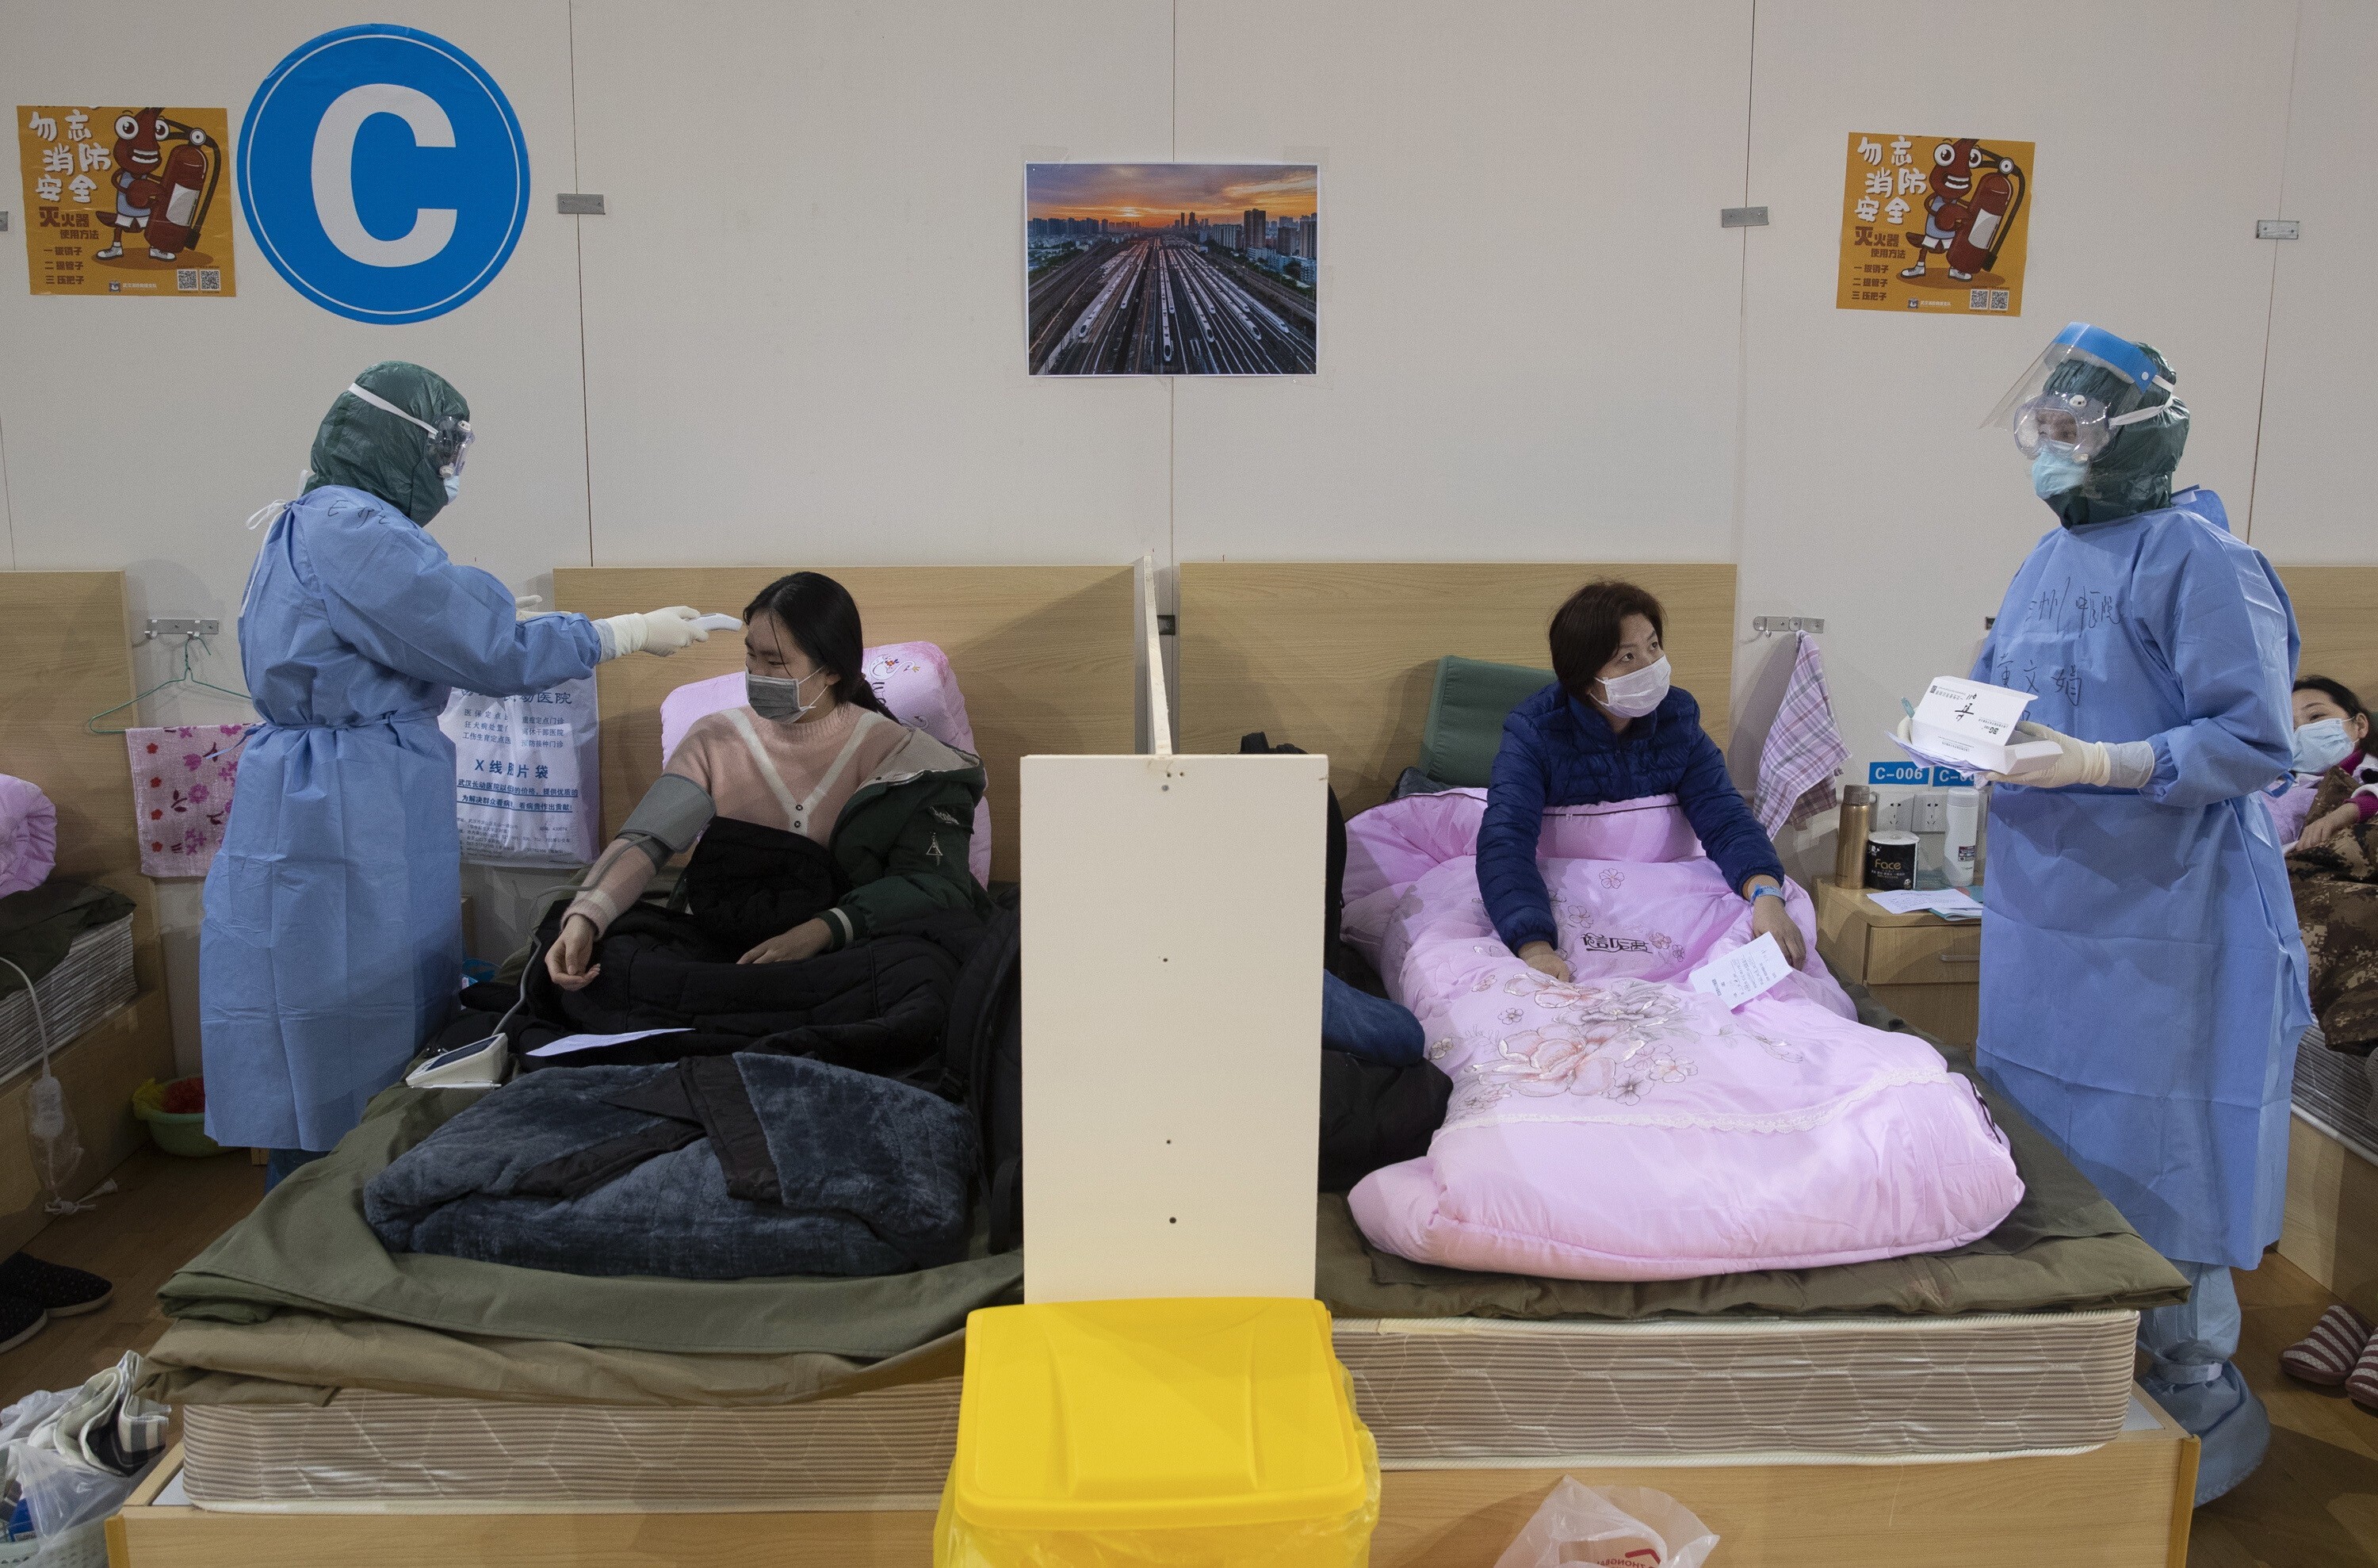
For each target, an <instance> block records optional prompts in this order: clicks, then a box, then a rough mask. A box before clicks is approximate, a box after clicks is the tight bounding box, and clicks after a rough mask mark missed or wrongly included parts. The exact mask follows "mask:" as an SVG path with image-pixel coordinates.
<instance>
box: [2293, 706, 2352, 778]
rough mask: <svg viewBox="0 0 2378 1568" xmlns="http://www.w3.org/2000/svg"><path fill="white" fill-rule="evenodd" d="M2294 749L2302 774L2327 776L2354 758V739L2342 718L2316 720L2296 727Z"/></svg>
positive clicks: (2296, 764)
mask: <svg viewBox="0 0 2378 1568" xmlns="http://www.w3.org/2000/svg"><path fill="white" fill-rule="evenodd" d="M2293 749H2294V752H2295V757H2294V760H2293V763H2292V766H2294V768H2295V770H2296V771H2297V772H2298V773H2326V772H2327V771H2328V770H2329V769H2330V768H2332V767H2335V766H2336V765H2337V764H2338V763H2341V762H2343V761H2344V760H2345V759H2346V758H2347V757H2349V756H2351V755H2352V754H2353V737H2352V736H2350V735H2348V734H2347V733H2346V732H2345V720H2343V719H2341V718H2315V719H2313V720H2312V722H2311V723H2310V724H2302V725H2298V726H2297V727H2296V733H2295V742H2294V748H2293Z"/></svg>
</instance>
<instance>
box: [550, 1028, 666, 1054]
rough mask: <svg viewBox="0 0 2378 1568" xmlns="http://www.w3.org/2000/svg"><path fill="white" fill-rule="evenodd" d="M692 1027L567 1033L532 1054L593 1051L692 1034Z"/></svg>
mask: <svg viewBox="0 0 2378 1568" xmlns="http://www.w3.org/2000/svg"><path fill="white" fill-rule="evenodd" d="M692 1032H693V1031H691V1030H690V1029H631V1030H630V1031H628V1032H627V1033H625V1034H565V1035H563V1036H562V1037H561V1038H560V1039H558V1040H556V1041H552V1042H550V1043H546V1044H544V1045H540V1046H538V1047H537V1048H536V1049H535V1050H534V1051H531V1052H530V1053H529V1055H532V1056H566V1055H570V1053H571V1052H572V1051H593V1050H597V1049H599V1048H601V1047H602V1046H605V1045H625V1044H626V1043H628V1042H629V1041H631V1040H649V1039H651V1038H652V1037H653V1036H654V1035H655V1034H691V1033H692Z"/></svg>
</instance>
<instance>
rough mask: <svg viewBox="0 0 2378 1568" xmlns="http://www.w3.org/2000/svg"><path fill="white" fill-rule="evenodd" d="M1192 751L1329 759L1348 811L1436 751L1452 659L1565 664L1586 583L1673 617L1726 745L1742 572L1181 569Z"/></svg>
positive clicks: (1675, 646)
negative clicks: (1431, 708)
mask: <svg viewBox="0 0 2378 1568" xmlns="http://www.w3.org/2000/svg"><path fill="white" fill-rule="evenodd" d="M1180 571H1181V620H1180V644H1181V646H1180V657H1181V742H1182V750H1183V751H1184V752H1188V753H1192V754H1195V753H1198V752H1234V751H1236V750H1238V745H1239V737H1240V736H1241V735H1243V734H1245V733H1246V732H1247V731H1249V730H1265V731H1267V732H1268V733H1269V734H1270V736H1271V739H1272V741H1273V742H1274V743H1275V744H1277V743H1279V742H1292V743H1294V744H1296V745H1299V746H1303V748H1304V749H1305V750H1306V751H1308V752H1326V753H1327V754H1328V755H1329V778H1330V782H1331V784H1332V785H1334V786H1335V787H1336V789H1337V790H1338V796H1339V801H1340V802H1343V804H1344V805H1345V808H1346V810H1347V811H1348V812H1350V813H1351V812H1358V811H1361V810H1363V809H1364V808H1365V807H1368V806H1373V805H1376V804H1377V803H1378V802H1381V801H1383V800H1386V799H1387V794H1388V791H1389V790H1392V789H1393V788H1394V785H1395V781H1396V776H1397V775H1398V774H1399V773H1401V772H1402V771H1403V770H1404V769H1405V768H1407V767H1409V766H1411V764H1412V763H1413V762H1414V761H1415V760H1416V759H1417V758H1418V757H1419V755H1420V742H1421V730H1422V727H1423V725H1424V724H1425V723H1426V721H1427V718H1428V698H1429V690H1430V686H1431V683H1432V681H1434V679H1435V673H1436V661H1437V659H1438V658H1439V657H1443V656H1444V655H1446V654H1459V655H1461V656H1462V657H1468V658H1483V659H1493V660H1495V661H1497V662H1499V663H1504V664H1525V665H1533V666H1535V667H1537V668H1539V669H1542V668H1545V667H1547V666H1549V665H1550V664H1551V662H1552V656H1551V654H1550V653H1549V652H1548V651H1547V650H1546V648H1545V645H1544V629H1545V627H1546V626H1547V625H1548V624H1550V622H1551V621H1552V614H1553V611H1554V610H1555V609H1558V608H1559V607H1560V603H1561V601H1562V600H1563V599H1565V598H1567V597H1568V596H1569V595H1570V594H1571V593H1573V592H1575V591H1576V589H1577V587H1578V586H1579V585H1580V584H1582V583H1584V582H1586V581H1587V580H1588V579H1590V578H1592V577H1596V576H1615V577H1624V578H1625V579H1627V581H1629V582H1633V583H1639V584H1641V585H1643V586H1644V587H1646V588H1648V589H1650V590H1651V592H1652V593H1653V594H1655V595H1657V596H1658V597H1659V599H1660V602H1661V604H1662V606H1663V608H1664V609H1666V611H1667V622H1668V634H1667V645H1668V657H1669V659H1670V660H1671V661H1672V662H1673V663H1674V665H1675V680H1676V684H1677V685H1679V686H1682V687H1684V688H1685V689H1686V690H1687V691H1689V692H1691V693H1692V694H1693V695H1694V696H1695V697H1696V698H1698V699H1699V702H1700V705H1701V718H1702V721H1703V723H1704V724H1705V725H1706V726H1707V728H1708V730H1709V732H1710V734H1711V737H1712V738H1713V739H1715V740H1716V742H1717V743H1718V744H1719V745H1720V746H1723V745H1724V744H1725V741H1726V732H1727V720H1728V715H1727V704H1728V701H1729V696H1730V693H1731V690H1732V687H1733V684H1734V575H1735V569H1734V567H1733V566H1732V565H1731V564H1726V563H1715V564H1699V563H1689V564H1680V565H1627V566H1594V565H1584V564H1575V563H1564V564H1554V565H1529V564H1505V563H1500V562H1494V563H1487V562H1455V563H1441V562H1429V563H1407V562H1364V561H1331V562H1269V561H1247V562H1239V561H1222V562H1215V561H1190V562H1185V563H1183V565H1182V567H1181V569H1180Z"/></svg>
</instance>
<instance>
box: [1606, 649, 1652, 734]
mask: <svg viewBox="0 0 2378 1568" xmlns="http://www.w3.org/2000/svg"><path fill="white" fill-rule="evenodd" d="M1599 684H1600V685H1601V687H1602V706H1604V707H1606V708H1608V709H1609V710H1610V711H1611V712H1613V713H1615V714H1616V715H1617V716H1618V717H1619V718H1642V717H1643V716H1644V715H1645V714H1647V713H1649V712H1651V710H1652V709H1653V708H1655V707H1658V706H1660V701H1661V699H1662V698H1663V697H1665V696H1666V695H1667V694H1668V656H1667V655H1665V654H1662V655H1661V656H1660V657H1658V658H1656V659H1654V660H1652V661H1651V663H1650V664H1647V665H1645V666H1644V667H1643V668H1642V669H1630V670H1628V671H1627V673H1626V674H1624V675H1617V676H1610V677H1606V678H1604V679H1603V681H1600V682H1599Z"/></svg>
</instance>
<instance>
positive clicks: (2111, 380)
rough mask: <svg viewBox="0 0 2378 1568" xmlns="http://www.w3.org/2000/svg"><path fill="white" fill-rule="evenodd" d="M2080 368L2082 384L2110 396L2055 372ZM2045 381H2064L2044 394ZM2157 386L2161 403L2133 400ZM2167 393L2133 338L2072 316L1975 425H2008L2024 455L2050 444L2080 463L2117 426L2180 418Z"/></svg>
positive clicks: (2111, 436) (2164, 381)
mask: <svg viewBox="0 0 2378 1568" xmlns="http://www.w3.org/2000/svg"><path fill="white" fill-rule="evenodd" d="M2084 366H2085V367H2087V368H2089V369H2090V370H2091V371H2092V372H2093V373H2092V374H2090V375H2088V376H2087V377H2086V378H2085V380H2087V381H2088V382H2089V383H2090V385H2091V386H2092V387H2093V388H2104V389H2111V390H2113V391H2114V395H2113V396H2112V397H2110V398H2108V397H2105V396H2100V395H2097V393H2096V392H2094V391H2093V392H2079V391H2075V390H2072V387H2071V386H2070V385H2069V383H2070V382H2072V381H2073V380H2080V379H2084V378H2078V377H2074V376H2072V375H2064V376H2060V375H2059V374H2058V372H2059V371H2063V370H2067V369H2068V368H2079V367H2084ZM2050 380H2061V381H2064V382H2067V383H2068V385H2067V386H2066V387H2064V388H2063V389H2061V390H2058V391H2053V392H2051V391H2049V390H2048V383H2049V381H2050ZM2157 388H2161V389H2162V391H2163V392H2164V394H2165V399H2166V401H2163V402H2159V403H2151V404H2146V405H2145V406H2144V407H2142V406H2140V405H2141V404H2142V403H2143V402H2144V400H2145V399H2146V398H2148V397H2149V396H2150V395H2151V394H2152V393H2153V392H2155V390H2156V389H2157ZM2172 391H2173V388H2172V383H2171V382H2170V381H2169V380H2167V379H2166V378H2165V377H2164V376H2163V375H2162V374H2160V373H2159V372H2158V371H2157V370H2156V365H2155V361H2154V360H2152V359H2150V358H2148V357H2147V356H2145V355H2144V354H2143V353H2141V352H2140V351H2139V348H2138V345H2137V344H2133V343H2132V342H2131V341H2130V340H2129V339H2127V338H2119V337H2116V336H2115V335H2114V334H2113V333H2111V332H2102V331H2100V330H2099V329H2097V328H2096V327H2093V326H2090V325H2089V324H2088V323H2086V322H2084V321H2075V322H2073V323H2072V325H2071V326H2069V327H2067V328H2065V329H2064V330H2063V331H2062V332H2059V333H2057V334H2056V338H2055V341H2054V342H2052V343H2050V344H2048V346H2047V347H2046V348H2044V349H2042V350H2041V351H2040V354H2039V357H2038V358H2036V359H2035V360H2033V361H2032V362H2031V366H2030V368H2028V369H2026V370H2024V373H2023V374H2022V375H2020V376H2018V377H2016V378H2015V383H2014V385H2013V386H2012V387H2010V388H2009V389H2007V394H2006V396H2004V397H2002V398H2000V400H1999V404H1998V406H1997V407H1996V408H1993V409H1991V410H1990V413H1989V416H1988V418H1986V419H1984V420H1983V421H1982V428H1983V429H1986V430H1989V429H2004V430H2006V431H2008V432H2009V433H2010V434H2012V436H2013V437H2014V444H2015V447H2016V449H2017V450H2018V451H2020V452H2022V453H2023V454H2024V456H2025V457H2033V458H2036V457H2037V456H2038V455H2039V453H2040V451H2041V449H2042V448H2043V447H2048V446H2053V447H2057V448H2060V449H2062V450H2063V451H2065V452H2069V453H2070V454H2072V456H2074V457H2077V458H2079V459H2080V460H2081V461H2083V462H2087V461H2088V460H2089V459H2091V458H2094V457H2096V455H2097V454H2098V453H2099V452H2103V451H2105V450H2106V447H2107V445H2108V443H2109V442H2111V441H2112V440H2113V439H2114V437H2115V435H2116V434H2117V433H2118V432H2119V431H2120V429H2121V428H2122V427H2123V426H2125V425H2135V424H2138V423H2140V422H2141V421H2144V420H2147V419H2160V418H2174V419H2185V418H2187V417H2188V414H2187V411H2186V410H2185V409H2184V408H2182V407H2181V406H2180V404H2178V403H2176V402H2172V401H2169V399H2170V394H2171V392H2172Z"/></svg>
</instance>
